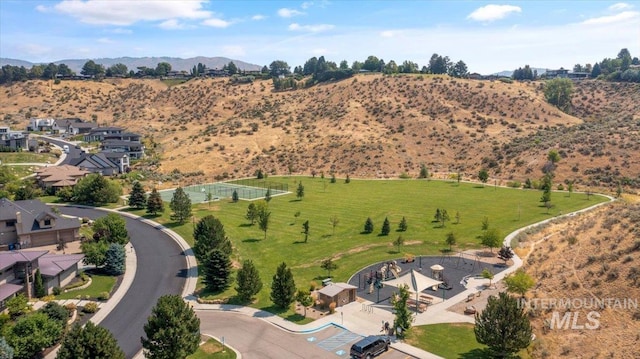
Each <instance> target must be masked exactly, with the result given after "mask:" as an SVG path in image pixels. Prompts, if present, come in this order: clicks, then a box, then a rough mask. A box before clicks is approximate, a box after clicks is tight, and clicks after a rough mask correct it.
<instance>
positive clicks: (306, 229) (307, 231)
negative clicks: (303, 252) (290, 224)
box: [302, 220, 309, 243]
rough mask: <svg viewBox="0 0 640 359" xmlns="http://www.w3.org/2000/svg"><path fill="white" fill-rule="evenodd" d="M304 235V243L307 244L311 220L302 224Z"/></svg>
mask: <svg viewBox="0 0 640 359" xmlns="http://www.w3.org/2000/svg"><path fill="white" fill-rule="evenodd" d="M302 233H304V243H307V239H308V238H309V220H306V221H305V222H304V223H302Z"/></svg>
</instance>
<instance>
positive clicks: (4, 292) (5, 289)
mask: <svg viewBox="0 0 640 359" xmlns="http://www.w3.org/2000/svg"><path fill="white" fill-rule="evenodd" d="M22 288H23V287H22V286H21V285H18V284H11V283H6V284H3V285H0V301H2V300H5V299H7V298H9V297H10V296H12V295H14V294H16V293H18V292H19V291H21V290H22Z"/></svg>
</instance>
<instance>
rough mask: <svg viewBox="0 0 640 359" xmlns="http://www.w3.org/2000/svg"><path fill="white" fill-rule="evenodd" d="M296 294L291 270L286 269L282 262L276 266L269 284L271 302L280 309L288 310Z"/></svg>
mask: <svg viewBox="0 0 640 359" xmlns="http://www.w3.org/2000/svg"><path fill="white" fill-rule="evenodd" d="M295 293H296V283H295V282H294V281H293V274H291V269H289V268H287V264H286V263H284V262H282V264H280V265H279V266H278V269H277V271H276V274H274V275H273V281H272V282H271V296H270V297H271V301H273V303H274V304H275V305H276V306H278V307H280V308H283V309H284V308H289V305H291V303H293V299H294V295H295Z"/></svg>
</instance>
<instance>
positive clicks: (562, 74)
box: [544, 67, 569, 79]
mask: <svg viewBox="0 0 640 359" xmlns="http://www.w3.org/2000/svg"><path fill="white" fill-rule="evenodd" d="M544 76H545V77H546V78H548V79H555V78H568V77H569V70H567V69H565V68H562V67H561V68H560V69H559V70H547V71H545V73H544Z"/></svg>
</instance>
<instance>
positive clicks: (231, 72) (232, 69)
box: [227, 61, 238, 75]
mask: <svg viewBox="0 0 640 359" xmlns="http://www.w3.org/2000/svg"><path fill="white" fill-rule="evenodd" d="M227 71H229V75H235V74H237V73H238V66H236V64H235V63H234V62H233V61H230V62H229V64H227Z"/></svg>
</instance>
